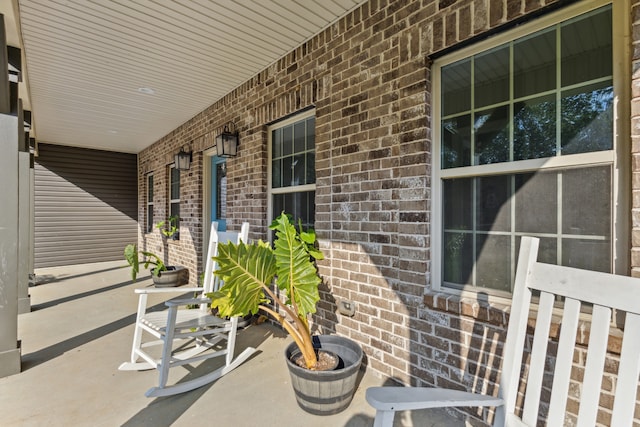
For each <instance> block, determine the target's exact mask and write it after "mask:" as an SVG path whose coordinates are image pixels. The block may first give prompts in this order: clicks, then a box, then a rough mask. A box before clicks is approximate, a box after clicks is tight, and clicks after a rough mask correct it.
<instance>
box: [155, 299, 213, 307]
mask: <svg viewBox="0 0 640 427" xmlns="http://www.w3.org/2000/svg"><path fill="white" fill-rule="evenodd" d="M210 302H211V300H210V299H209V298H174V299H170V300H169V301H165V303H164V305H166V306H167V307H178V306H181V305H189V304H208V303H210Z"/></svg>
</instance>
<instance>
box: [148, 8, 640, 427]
mask: <svg viewBox="0 0 640 427" xmlns="http://www.w3.org/2000/svg"><path fill="white" fill-rule="evenodd" d="M557 3H559V2H555V1H545V0H535V1H532V0H458V1H456V0H439V1H436V0H424V1H385V0H371V1H370V2H368V3H366V4H365V5H363V6H362V7H361V8H359V9H356V10H354V11H353V12H351V13H350V14H348V15H347V16H346V17H344V18H343V19H341V20H340V21H338V22H337V23H335V24H334V25H332V26H331V27H329V28H327V29H326V30H324V31H322V32H321V33H319V34H318V35H316V36H315V37H313V38H312V39H310V40H309V41H307V42H306V43H304V44H303V45H301V46H299V47H298V48H296V49H295V50H294V51H292V52H290V53H289V54H287V55H286V56H285V57H283V58H281V59H280V60H278V61H277V62H276V63H274V64H273V65H271V66H270V67H269V68H267V69H265V70H263V71H261V72H260V73H258V74H257V75H256V76H255V77H254V78H252V79H251V80H249V81H247V82H246V83H244V84H243V85H241V86H240V87H238V88H237V89H236V90H234V91H233V92H231V93H229V94H228V95H227V96H225V97H224V98H222V99H221V100H219V101H217V102H216V103H214V104H213V105H212V106H211V107H209V108H208V109H206V110H205V111H203V112H202V113H200V114H198V115H197V116H196V117H194V118H192V119H191V120H189V121H188V122H186V123H185V124H184V125H182V126H181V127H180V128H178V129H176V130H175V131H173V132H172V133H171V134H169V135H167V136H166V137H164V138H163V139H162V140H160V141H158V142H157V143H156V144H154V145H153V146H151V147H150V148H148V149H146V150H144V151H143V152H141V153H140V155H139V164H140V178H139V185H140V187H139V188H140V192H139V194H140V218H143V217H144V215H143V214H144V206H145V204H144V195H145V194H146V193H145V191H144V184H145V180H144V174H145V173H146V172H150V171H153V172H154V174H155V175H154V179H155V186H156V188H155V200H154V202H155V209H156V219H155V221H154V222H158V221H160V220H162V219H165V218H166V216H167V214H166V211H167V209H168V201H167V199H166V196H167V165H168V164H170V163H171V162H172V158H173V154H175V153H176V152H177V151H178V150H179V149H180V147H181V146H182V145H184V144H190V145H191V148H192V149H193V151H194V158H193V165H192V168H191V170H190V171H188V172H182V176H181V179H182V181H181V182H182V192H181V202H182V203H181V216H182V221H181V234H180V240H179V241H177V242H169V243H168V244H165V243H163V242H162V240H161V239H160V236H159V234H158V233H157V231H155V232H154V233H152V234H141V235H140V242H141V246H145V247H148V248H151V249H153V250H161V251H164V252H165V253H166V251H167V249H168V253H169V254H168V257H169V260H170V261H171V262H176V263H180V264H183V265H186V266H187V267H189V269H190V270H191V277H192V282H194V283H195V281H194V278H195V277H197V274H194V273H196V272H199V271H200V270H201V266H202V263H201V260H200V258H199V256H200V253H201V250H200V248H201V247H202V233H203V225H202V208H203V206H202V200H201V199H202V173H203V161H204V155H203V151H204V150H206V149H209V148H211V147H212V146H213V145H214V137H215V135H216V134H218V133H220V132H221V130H222V128H223V126H224V124H225V123H227V122H228V121H233V122H235V123H236V125H237V127H238V129H239V131H240V147H239V156H238V157H236V158H232V159H229V160H228V161H227V170H228V172H227V177H228V192H229V196H228V217H229V220H228V227H229V228H230V229H238V228H239V224H240V223H241V222H242V221H249V222H250V223H251V232H250V237H251V238H253V239H256V238H263V239H264V238H266V231H267V223H266V217H267V214H266V209H267V195H266V194H267V175H266V174H267V146H266V141H267V134H266V129H267V125H268V124H269V123H271V122H273V121H276V120H278V119H281V118H283V117H285V116H287V115H289V114H292V113H295V112H296V111H299V110H301V109H304V108H307V107H310V106H315V108H316V176H317V182H316V186H317V188H316V231H317V232H318V236H319V238H320V243H321V248H322V250H323V251H324V253H325V256H326V260H325V261H323V262H322V264H321V266H320V267H321V274H322V276H323V277H324V284H323V287H322V301H321V303H320V304H319V311H318V314H317V316H315V318H314V328H315V330H317V331H321V332H328V333H333V332H336V333H338V334H341V335H345V336H349V337H351V338H353V339H355V340H357V341H358V342H359V343H360V344H361V345H362V347H363V348H364V350H365V353H366V355H367V363H368V366H369V369H374V370H375V371H377V372H379V373H381V374H383V375H385V376H388V377H392V378H394V379H395V380H397V381H399V382H403V383H407V384H414V385H430V386H433V385H437V386H452V387H455V388H478V389H479V390H480V389H481V390H483V391H486V392H494V391H495V387H496V386H495V384H496V379H497V372H498V367H499V362H500V357H499V355H500V353H501V343H502V341H503V339H504V326H505V324H506V321H507V315H506V314H505V310H506V308H507V307H506V306H499V305H489V304H488V303H487V304H485V303H481V302H478V301H477V300H475V299H464V298H460V297H459V296H451V295H443V294H436V293H433V292H431V291H430V290H429V271H430V264H429V260H430V235H429V234H430V216H431V198H430V194H431V192H430V185H431V183H430V177H431V140H430V135H431V128H430V117H431V110H430V104H431V86H430V84H431V83H430V82H431V76H430V72H429V65H430V64H429V61H428V59H427V58H428V56H429V55H431V54H432V53H434V52H438V51H441V50H442V49H445V48H449V47H452V46H455V45H457V44H458V43H460V42H463V41H466V40H468V39H470V38H472V37H474V36H478V35H482V34H486V33H487V32H489V31H491V30H496V29H499V27H500V26H501V25H503V24H506V23H509V22H513V21H514V20H516V19H520V18H522V17H524V16H526V15H527V14H529V13H532V12H538V11H540V10H541V9H543V8H545V7H547V6H550V5H551V6H554V5H556V4H557ZM564 3H567V2H564ZM638 9H640V7H638V1H636V0H634V1H633V8H632V12H633V17H634V18H633V21H634V28H635V26H637V25H638V21H640V20H639V19H638V17H640V11H639V10H638ZM634 47H637V46H636V45H635V44H634ZM638 52H640V50H638V49H637V48H635V49H634V50H633V53H634V60H636V61H637V60H638V55H639V54H638ZM636 68H637V64H636V63H635V62H634V70H635V69H636ZM636 80H637V78H636V76H635V74H634V85H633V96H634V99H633V103H632V106H637V105H640V104H639V103H638V89H637V88H638V87H640V86H639V85H638V84H637V83H636ZM633 111H634V113H636V112H637V111H640V107H638V108H634V109H633ZM633 120H634V121H633V123H632V135H633V138H632V140H633V153H634V171H636V170H638V168H637V167H636V166H635V165H636V163H637V162H636V157H637V156H638V154H637V153H638V152H639V151H640V149H639V148H638V147H639V145H638V133H639V131H638V130H637V129H636V128H637V126H635V124H636V121H637V117H636V116H635V115H634V118H633ZM638 164H640V163H638ZM636 175H638V174H637V173H634V179H633V190H634V198H633V208H634V210H633V227H634V228H633V241H634V247H638V246H640V245H638V242H640V237H638V236H640V234H639V232H638V230H640V225H639V223H640V220H639V219H638V218H640V215H639V214H638V212H640V202H638V200H640V197H638V196H637V194H640V178H638V176H636ZM635 250H636V249H634V253H635ZM637 250H638V251H640V249H637ZM639 253H640V252H639ZM634 259H635V258H634ZM633 265H634V267H635V268H637V269H638V270H637V271H640V264H639V263H636V262H635V261H634V264H633ZM637 271H636V270H635V269H634V274H638V273H637ZM425 291H427V294H426V296H425ZM341 299H346V300H350V301H353V302H354V303H355V305H356V307H357V309H356V315H355V316H354V317H345V316H342V315H340V314H337V312H336V308H337V305H336V304H337V301H338V300H341ZM576 360H577V362H576V363H577V365H579V364H580V363H581V362H580V358H577V359H576ZM604 405H605V406H606V403H605V404H604ZM603 414H605V415H604V416H605V419H606V410H603ZM466 415H469V416H470V417H473V418H470V422H471V423H472V424H482V423H481V422H480V421H478V418H483V419H487V416H488V414H485V413H482V412H474V411H469V412H467V413H466ZM489 419H490V417H489Z"/></svg>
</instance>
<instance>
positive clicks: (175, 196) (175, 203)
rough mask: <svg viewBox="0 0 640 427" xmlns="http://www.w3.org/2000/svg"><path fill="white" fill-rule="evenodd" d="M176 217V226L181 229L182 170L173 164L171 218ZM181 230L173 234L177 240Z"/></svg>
mask: <svg viewBox="0 0 640 427" xmlns="http://www.w3.org/2000/svg"><path fill="white" fill-rule="evenodd" d="M171 217H176V218H177V220H176V227H177V229H178V230H180V171H179V170H178V169H176V168H175V167H174V165H171V166H170V168H169V218H171ZM179 237H180V232H178V233H176V234H174V235H173V238H174V239H175V240H177V239H178V238H179Z"/></svg>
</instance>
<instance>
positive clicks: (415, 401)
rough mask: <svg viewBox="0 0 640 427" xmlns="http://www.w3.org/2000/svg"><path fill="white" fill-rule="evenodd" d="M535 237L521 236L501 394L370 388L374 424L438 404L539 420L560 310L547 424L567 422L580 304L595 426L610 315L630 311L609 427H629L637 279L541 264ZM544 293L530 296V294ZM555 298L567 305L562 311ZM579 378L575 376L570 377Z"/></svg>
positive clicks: (583, 393) (639, 332)
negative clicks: (531, 323)
mask: <svg viewBox="0 0 640 427" xmlns="http://www.w3.org/2000/svg"><path fill="white" fill-rule="evenodd" d="M538 243H539V242H538V239H536V238H531V237H523V238H522V243H521V247H520V255H519V259H518V266H517V273H516V280H515V287H514V292H513V303H512V307H511V315H510V318H509V327H508V331H507V338H506V342H505V346H504V354H503V364H502V370H501V378H500V388H499V393H498V397H494V396H485V395H479V394H474V393H470V392H464V391H458V390H447V389H442V388H426V387H417V388H416V387H372V388H369V389H368V390H367V392H366V398H367V401H368V402H369V404H370V405H371V406H373V407H374V408H375V409H376V418H375V423H374V426H375V427H390V426H392V425H393V419H394V416H395V413H396V412H397V411H406V410H415V409H424V408H436V407H450V406H458V407H464V406H466V407H469V406H474V407H481V406H485V407H486V406H490V407H491V406H496V407H497V409H496V415H495V419H494V423H493V424H494V426H504V425H507V426H535V425H536V424H537V423H538V416H539V412H540V411H539V407H540V397H541V391H542V385H543V374H544V369H545V363H546V361H547V343H548V341H549V336H550V335H549V331H550V329H551V322H552V319H551V317H552V314H554V315H558V314H559V313H560V314H561V315H562V320H561V323H560V324H561V329H560V336H559V342H558V350H557V357H556V363H555V367H554V368H553V369H554V375H553V384H552V389H551V390H552V391H551V398H550V400H549V411H548V414H547V416H546V419H545V420H544V421H545V423H546V425H548V426H563V425H565V416H566V407H567V398H568V394H569V380H570V375H571V367H572V364H573V356H574V349H575V347H576V337H577V331H578V326H579V317H580V312H581V307H582V306H583V305H584V304H585V303H586V304H587V305H588V304H592V305H593V310H592V314H591V316H590V324H591V327H590V330H589V335H590V338H589V343H588V350H587V351H588V352H587V358H586V365H585V368H584V378H583V380H582V382H581V387H580V398H579V400H580V405H579V410H578V426H589V427H592V426H594V425H596V417H597V415H598V407H599V401H600V390H601V386H602V378H603V372H604V365H605V359H606V357H607V342H608V339H609V327H610V324H611V318H612V313H614V310H618V311H621V312H625V313H626V318H625V326H624V336H623V340H622V349H621V354H620V362H619V368H618V372H617V381H615V382H614V384H615V399H614V403H613V410H612V417H611V422H610V425H611V426H615V427H621V426H631V425H632V423H633V417H634V411H635V408H636V400H637V391H638V377H639V374H640V279H635V278H631V277H627V276H617V275H613V274H606V273H599V272H594V271H587V270H579V269H575V268H568V267H560V266H556V265H550V264H543V263H539V262H537V255H538ZM533 291H539V292H540V297H539V299H538V298H535V299H533V302H534V306H533V307H532V292H533ZM558 296H561V297H563V299H564V304H563V306H562V309H561V310H559V309H558V307H557V306H556V307H555V308H554V305H557V304H556V303H557V301H558V298H557V297H558ZM530 309H532V313H535V316H536V326H535V332H534V337H533V344H532V346H531V349H532V350H531V355H530V359H529V361H530V364H529V366H528V367H526V368H525V371H524V372H525V375H526V376H527V377H526V391H525V397H524V405H523V407H522V410H521V411H520V410H517V408H516V397H517V394H518V387H519V386H520V385H521V381H522V379H521V376H520V372H521V368H522V360H523V352H524V348H525V345H524V344H525V337H526V333H527V321H528V318H529V313H530ZM572 381H574V382H575V379H574V380H572Z"/></svg>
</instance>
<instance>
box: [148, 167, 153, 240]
mask: <svg viewBox="0 0 640 427" xmlns="http://www.w3.org/2000/svg"><path fill="white" fill-rule="evenodd" d="M152 231H153V174H151V173H150V174H149V175H147V233H151V232H152Z"/></svg>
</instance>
